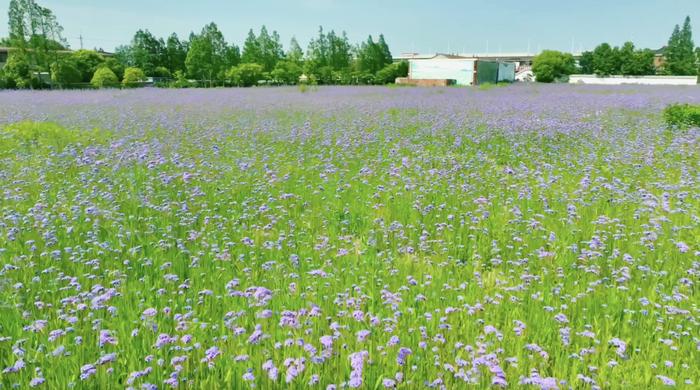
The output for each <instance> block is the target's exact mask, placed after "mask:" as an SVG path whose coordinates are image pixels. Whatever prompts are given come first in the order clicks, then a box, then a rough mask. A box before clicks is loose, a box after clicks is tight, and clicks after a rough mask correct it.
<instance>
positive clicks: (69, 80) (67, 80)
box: [51, 60, 82, 87]
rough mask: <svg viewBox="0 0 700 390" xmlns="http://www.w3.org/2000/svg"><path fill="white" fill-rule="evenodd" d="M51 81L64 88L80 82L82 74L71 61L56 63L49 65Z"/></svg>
mask: <svg viewBox="0 0 700 390" xmlns="http://www.w3.org/2000/svg"><path fill="white" fill-rule="evenodd" d="M51 81H53V82H54V83H56V84H58V85H59V86H61V87H65V86H67V85H70V84H75V83H79V82H81V81H82V74H81V73H80V69H78V67H77V66H75V64H74V63H73V62H72V61H68V60H64V61H58V62H54V63H53V64H51Z"/></svg>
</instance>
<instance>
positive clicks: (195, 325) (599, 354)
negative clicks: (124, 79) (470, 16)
mask: <svg viewBox="0 0 700 390" xmlns="http://www.w3.org/2000/svg"><path fill="white" fill-rule="evenodd" d="M672 103H700V90H699V89H697V88H692V87H688V88H684V87H641V86H636V87H633V86H618V87H604V86H576V85H535V84H532V85H513V86H509V87H495V88H491V89H487V88H484V89H481V90H480V89H475V88H425V89H420V88H399V87H391V88H389V87H308V88H306V89H303V90H300V89H299V88H292V87H290V88H253V89H247V90H243V89H207V90H205V89H193V90H189V89H182V90H168V89H153V88H151V89H148V88H147V89H138V90H99V91H44V92H41V91H39V92H36V91H35V92H32V91H5V92H2V93H0V388H2V389H11V388H21V389H23V388H47V389H119V388H125V389H170V388H179V389H247V388H256V389H302V388H303V389H306V388H317V389H327V390H332V389H345V388H361V389H392V388H398V389H418V388H436V389H461V388H533V389H606V388H611V389H617V388H639V389H642V388H662V387H676V388H687V389H692V388H697V386H700V332H699V330H700V291H699V290H698V283H699V282H700V129H698V128H692V127H691V128H688V129H678V128H675V127H669V126H667V125H666V124H665V123H664V121H663V119H662V115H661V111H662V110H663V109H664V107H666V106H667V105H668V104H672Z"/></svg>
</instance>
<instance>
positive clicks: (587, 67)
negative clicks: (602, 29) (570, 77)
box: [578, 51, 595, 74]
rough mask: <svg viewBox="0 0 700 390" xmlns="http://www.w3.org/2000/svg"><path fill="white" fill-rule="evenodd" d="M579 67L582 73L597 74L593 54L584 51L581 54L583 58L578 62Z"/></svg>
mask: <svg viewBox="0 0 700 390" xmlns="http://www.w3.org/2000/svg"><path fill="white" fill-rule="evenodd" d="M578 66H579V68H580V71H581V73H583V74H592V73H595V70H594V67H593V52H592V51H584V52H583V53H581V58H579V60H578Z"/></svg>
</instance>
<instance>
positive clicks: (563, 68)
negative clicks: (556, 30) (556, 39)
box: [532, 50, 576, 83]
mask: <svg viewBox="0 0 700 390" xmlns="http://www.w3.org/2000/svg"><path fill="white" fill-rule="evenodd" d="M575 71H576V60H574V57H573V56H572V55H571V54H569V53H562V52H560V51H556V50H544V51H543V52H542V53H540V54H538V55H537V56H536V57H535V58H534V59H533V63H532V73H534V74H535V79H536V80H537V81H538V82H541V83H551V82H553V81H556V80H558V79H561V78H563V77H566V76H568V75H570V74H572V73H574V72H575Z"/></svg>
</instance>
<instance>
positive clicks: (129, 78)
mask: <svg viewBox="0 0 700 390" xmlns="http://www.w3.org/2000/svg"><path fill="white" fill-rule="evenodd" d="M144 81H146V74H145V73H144V72H143V70H141V69H140V68H136V67H133V66H132V67H129V68H126V69H125V70H124V79H123V80H122V85H123V86H125V87H127V88H133V87H138V86H140V85H141V83H143V82H144Z"/></svg>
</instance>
